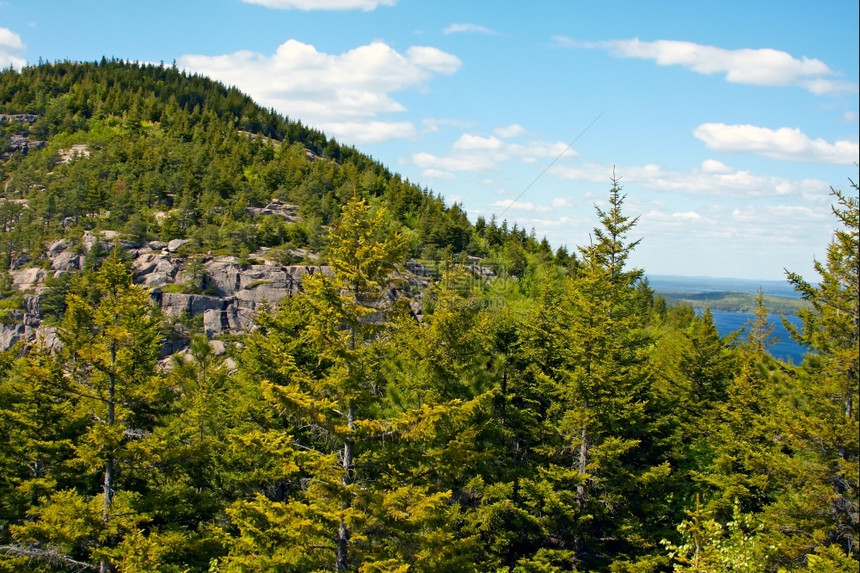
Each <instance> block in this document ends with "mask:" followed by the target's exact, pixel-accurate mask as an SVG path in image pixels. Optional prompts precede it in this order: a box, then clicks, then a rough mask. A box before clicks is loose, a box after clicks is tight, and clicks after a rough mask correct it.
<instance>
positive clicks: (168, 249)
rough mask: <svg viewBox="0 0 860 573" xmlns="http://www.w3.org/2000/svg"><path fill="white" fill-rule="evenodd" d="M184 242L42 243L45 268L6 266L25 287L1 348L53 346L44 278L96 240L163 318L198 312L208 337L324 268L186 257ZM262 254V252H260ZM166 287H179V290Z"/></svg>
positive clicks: (246, 325)
mask: <svg viewBox="0 0 860 573" xmlns="http://www.w3.org/2000/svg"><path fill="white" fill-rule="evenodd" d="M187 242H188V241H186V240H173V241H170V243H163V242H160V241H152V242H149V243H145V244H133V243H130V242H127V241H122V240H121V237H120V236H119V235H118V234H117V233H115V232H110V231H107V232H104V231H103V232H101V233H98V234H97V233H95V232H86V233H84V235H83V237H82V239H81V241H80V244H78V245H76V244H74V242H73V241H71V240H68V239H61V240H58V241H53V242H51V243H49V244H47V245H45V254H46V256H47V258H48V260H49V261H50V268H49V269H48V270H46V269H45V268H36V267H31V268H23V269H16V270H12V271H10V276H11V277H12V283H13V288H15V289H17V290H20V291H23V292H26V293H28V294H26V295H25V305H24V307H25V308H23V309H18V310H14V311H12V313H11V314H10V316H9V317H8V319H7V320H6V323H5V324H0V349H7V348H10V347H11V346H12V345H14V344H15V343H16V342H18V341H22V340H23V341H27V342H34V341H36V340H37V339H38V338H39V337H42V338H44V339H45V340H46V343H47V344H49V345H56V344H57V338H56V333H55V332H54V331H53V330H52V329H46V328H44V327H43V326H42V315H41V311H40V309H39V302H40V300H41V296H42V294H43V293H44V291H45V290H46V287H45V286H44V281H45V279H46V278H48V277H50V276H58V275H60V274H62V273H66V272H70V271H77V270H80V269H81V268H83V262H84V256H85V255H83V254H81V252H84V253H88V252H90V251H91V250H92V249H93V248H94V247H95V246H96V244H98V245H99V247H100V248H101V249H103V250H104V251H109V250H110V249H112V248H113V247H114V245H119V246H120V248H122V249H124V250H125V251H126V253H128V254H129V255H130V256H132V257H133V259H132V263H131V267H132V272H133V279H134V282H135V284H139V285H143V286H146V287H149V288H150V301H151V302H152V304H155V305H158V306H159V307H160V308H161V310H162V311H163V312H164V315H165V316H166V317H167V319H168V320H173V319H183V320H184V319H189V318H192V319H193V318H195V317H200V318H201V319H202V321H203V328H204V331H205V333H206V334H207V335H208V336H209V337H210V338H215V337H218V336H220V335H222V334H225V333H238V332H242V331H245V330H248V329H251V328H253V320H254V315H255V314H256V313H257V312H259V310H260V307H261V306H262V305H264V304H267V305H275V304H276V303H277V302H278V301H280V300H282V299H284V298H285V297H288V296H291V295H294V294H295V293H297V292H299V290H300V289H301V283H302V279H303V278H304V277H306V276H308V275H312V274H314V273H317V272H325V273H329V272H331V271H330V270H329V269H328V268H326V267H315V266H310V265H295V266H283V265H277V264H255V265H241V264H239V259H238V258H237V257H228V256H218V257H211V256H210V257H204V258H202V259H197V260H196V262H195V263H194V264H193V270H192V265H191V261H190V260H189V259H186V258H183V257H179V256H177V255H176V254H175V251H176V249H178V248H179V247H181V246H182V245H184V244H186V243H187ZM261 257H262V258H264V255H261ZM171 285H183V288H182V289H181V291H180V292H176V291H177V290H178V289H177V288H176V287H173V286H171ZM183 344H185V343H184V342H182V341H177V340H167V341H165V344H164V347H163V348H162V353H163V354H165V355H167V354H171V353H173V352H176V351H178V350H181V349H182V348H183Z"/></svg>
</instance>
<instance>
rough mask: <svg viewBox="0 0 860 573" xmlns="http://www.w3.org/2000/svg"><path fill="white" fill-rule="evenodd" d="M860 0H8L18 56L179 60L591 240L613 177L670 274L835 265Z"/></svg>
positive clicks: (411, 167) (762, 276)
mask: <svg viewBox="0 0 860 573" xmlns="http://www.w3.org/2000/svg"><path fill="white" fill-rule="evenodd" d="M857 22H858V3H857V2H856V0H828V1H826V2H817V3H812V2H809V1H808V0H802V1H793V0H781V1H778V2H777V1H765V0H761V1H756V2H749V1H746V0H745V1H743V2H741V1H735V0H725V1H719V2H718V1H716V0H713V1H707V0H701V1H689V0H681V1H670V0H665V1H656V0H655V1H641V0H639V1H635V0H630V1H613V0H608V1H602V2H597V1H591V2H586V1H574V0H558V1H556V0H533V1H531V2H523V1H512V0H494V1H492V2H490V1H483V0H471V1H468V2H467V1H463V0H457V1H450V0H434V1H432V2H430V1H419V0H205V1H203V0H178V1H177V0H173V1H170V2H168V1H164V0H147V1H146V2H135V1H130V0H129V1H123V2H113V1H107V0H103V1H95V0H77V1H75V2H68V1H60V0H0V65H2V66H3V67H4V68H8V67H10V66H12V67H14V68H19V69H20V68H21V67H22V66H29V65H37V64H38V63H39V61H40V60H41V61H48V62H53V61H67V60H68V61H97V60H99V59H101V57H102V56H105V57H108V58H111V57H115V58H119V59H124V60H135V61H141V62H152V63H160V62H161V63H164V64H165V65H171V64H173V63H175V64H176V65H177V66H179V67H180V68H183V69H185V70H188V71H189V72H193V73H198V74H202V75H205V76H208V77H211V78H212V79H215V80H218V81H220V82H222V83H224V84H226V85H229V86H236V87H237V88H239V89H240V90H241V91H243V92H244V93H246V94H248V95H250V96H251V97H252V98H253V99H254V100H255V101H256V102H257V103H259V104H261V105H263V106H265V107H267V108H268V107H270V108H274V109H275V110H276V111H278V112H279V113H281V114H283V115H285V116H287V117H289V118H290V119H293V120H299V121H301V122H302V123H304V124H305V125H308V126H311V127H314V128H317V129H320V130H322V131H323V132H325V134H326V135H327V136H328V137H332V138H334V139H336V140H337V141H338V142H340V143H342V144H345V145H350V146H355V147H356V148H357V149H358V150H359V151H362V152H364V153H366V154H368V155H370V156H372V157H373V158H374V159H376V160H377V161H380V162H381V163H382V164H384V165H385V166H386V167H387V168H388V169H390V170H391V171H392V172H395V173H399V174H401V175H402V176H403V177H404V178H405V179H408V180H409V181H411V182H413V183H416V184H418V185H420V186H421V187H422V188H427V189H428V190H430V191H432V192H434V193H436V194H439V195H441V196H442V197H443V198H444V199H445V201H446V202H447V204H449V205H451V204H453V203H455V202H456V203H459V204H460V205H461V206H462V207H463V208H464V209H465V210H466V212H467V213H468V215H469V218H470V220H472V221H473V222H474V221H475V220H476V219H477V217H479V216H483V217H484V218H485V219H487V220H490V219H491V218H492V217H493V216H495V217H496V218H497V220H498V221H503V220H506V221H507V222H508V225H509V226H513V225H514V224H516V225H518V226H519V227H520V228H525V229H527V230H529V231H531V230H534V232H535V235H536V237H537V238H538V239H540V238H542V237H546V238H547V239H548V240H549V242H550V243H551V244H552V245H553V247H554V248H557V247H559V246H562V245H564V246H566V247H567V248H568V249H570V250H571V251H574V250H575V249H576V248H577V247H578V246H580V245H587V244H588V243H589V241H590V240H591V239H590V237H591V231H592V229H593V228H594V227H595V226H597V225H598V221H597V215H596V212H595V207H602V208H605V207H606V205H607V199H608V197H609V189H610V187H611V185H612V183H611V179H612V178H613V177H615V178H617V179H618V180H619V181H620V185H621V186H622V188H623V193H624V194H625V200H624V206H623V211H624V214H626V215H628V216H630V217H638V220H637V223H636V226H635V227H634V229H633V230H632V231H631V233H630V234H629V236H628V238H629V239H630V240H635V239H640V238H641V239H642V242H641V243H639V245H638V246H637V247H636V250H635V252H634V254H633V255H632V256H631V258H630V264H631V265H633V266H635V267H638V268H641V269H644V270H645V272H646V273H647V274H650V275H666V274H671V275H682V276H710V277H735V278H746V279H759V280H779V279H783V278H784V277H785V270H786V269H787V270H789V271H793V272H798V273H800V274H802V275H803V276H804V277H805V278H807V279H810V280H815V279H817V278H818V275H817V274H816V273H815V271H814V267H813V262H814V260H816V259H818V260H825V259H826V249H827V245H828V243H829V242H830V239H831V236H832V232H833V230H834V228H836V226H837V223H836V219H835V218H834V217H833V215H832V213H831V211H830V209H831V205H832V204H833V196H832V195H831V187H835V188H839V189H842V190H843V191H846V192H851V191H852V189H851V187H850V181H855V182H856V181H857V180H858V166H857V164H858V162H860V151H858V149H860V148H858V67H860V66H858V52H860V41H858V24H857Z"/></svg>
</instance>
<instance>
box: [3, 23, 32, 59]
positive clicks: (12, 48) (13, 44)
mask: <svg viewBox="0 0 860 573" xmlns="http://www.w3.org/2000/svg"><path fill="white" fill-rule="evenodd" d="M25 48H26V46H25V45H24V42H22V41H21V36H19V35H18V34H16V33H15V32H13V31H12V30H10V29H8V28H0V68H8V67H9V66H12V67H13V68H16V69H21V68H23V67H24V66H26V65H27V61H26V60H25V59H24V58H22V57H20V56H22V55H23V54H24V50H25Z"/></svg>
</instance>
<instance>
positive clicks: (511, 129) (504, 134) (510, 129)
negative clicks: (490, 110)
mask: <svg viewBox="0 0 860 573" xmlns="http://www.w3.org/2000/svg"><path fill="white" fill-rule="evenodd" d="M525 133H526V129H525V128H524V127H523V126H521V125H519V124H516V123H512V124H511V125H506V126H504V127H497V128H496V129H494V130H493V135H495V136H497V137H501V138H502V139H511V138H512V137H520V136H521V135H525Z"/></svg>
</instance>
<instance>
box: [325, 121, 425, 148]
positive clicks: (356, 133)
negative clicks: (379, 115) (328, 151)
mask: <svg viewBox="0 0 860 573" xmlns="http://www.w3.org/2000/svg"><path fill="white" fill-rule="evenodd" d="M322 129H323V130H324V131H325V132H326V133H336V134H337V135H338V137H340V138H343V139H344V140H347V141H350V142H354V143H379V142H381V141H389V140H392V139H409V138H412V137H415V136H416V135H417V133H418V130H417V129H415V126H414V125H412V124H411V123H409V122H408V121H399V122H393V121H392V122H385V121H369V122H341V123H338V122H325V123H323V124H322Z"/></svg>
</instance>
